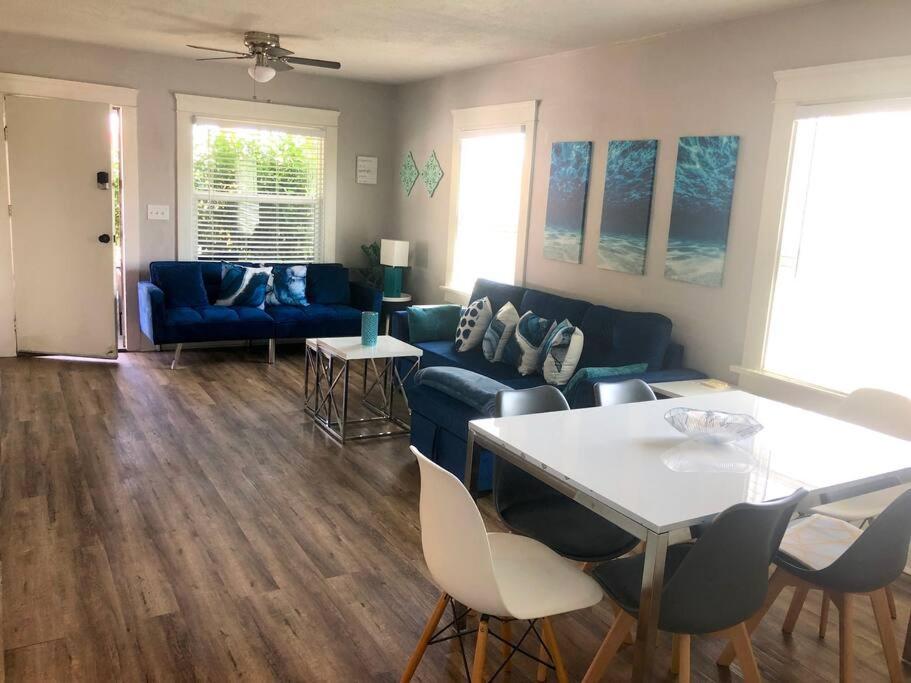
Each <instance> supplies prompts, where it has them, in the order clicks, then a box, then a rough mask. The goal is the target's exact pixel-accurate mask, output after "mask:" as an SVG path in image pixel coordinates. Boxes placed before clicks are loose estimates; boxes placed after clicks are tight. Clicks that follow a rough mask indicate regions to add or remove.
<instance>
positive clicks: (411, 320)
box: [408, 304, 462, 344]
mask: <svg viewBox="0 0 911 683" xmlns="http://www.w3.org/2000/svg"><path fill="white" fill-rule="evenodd" d="M461 317H462V307H461V306H459V305H458V304H441V305H439V306H409V307H408V340H409V341H410V342H411V343H412V344H415V343H417V342H429V341H440V340H441V339H452V331H453V330H454V329H456V327H458V325H459V318H461Z"/></svg>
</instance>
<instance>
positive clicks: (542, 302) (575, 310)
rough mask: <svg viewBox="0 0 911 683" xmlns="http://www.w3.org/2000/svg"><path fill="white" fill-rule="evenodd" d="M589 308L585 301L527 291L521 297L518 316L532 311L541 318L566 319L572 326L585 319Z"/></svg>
mask: <svg viewBox="0 0 911 683" xmlns="http://www.w3.org/2000/svg"><path fill="white" fill-rule="evenodd" d="M591 307H592V305H591V304H590V303H588V302H587V301H580V300H579V299H568V298H567V297H565V296H557V295H556V294H548V293H547V292H541V291H538V290H536V289H528V290H526V291H525V296H523V297H522V305H521V306H520V307H519V315H524V314H525V313H528V311H534V312H535V313H536V314H537V315H539V316H541V317H542V318H548V319H550V320H563V318H566V319H568V320H569V322H571V323H572V324H573V325H578V324H579V323H581V322H582V318H584V317H585V313H586V311H588V309H590V308H591Z"/></svg>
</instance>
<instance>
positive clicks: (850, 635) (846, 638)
mask: <svg viewBox="0 0 911 683" xmlns="http://www.w3.org/2000/svg"><path fill="white" fill-rule="evenodd" d="M833 597H834V599H835V605H836V606H837V607H838V680H839V681H841V683H849V681H853V680H854V603H853V597H854V596H853V595H851V594H850V593H838V594H837V595H833Z"/></svg>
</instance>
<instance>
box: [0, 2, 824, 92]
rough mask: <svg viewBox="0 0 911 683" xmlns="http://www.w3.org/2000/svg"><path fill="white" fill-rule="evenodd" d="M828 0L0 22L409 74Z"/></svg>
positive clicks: (163, 8)
mask: <svg viewBox="0 0 911 683" xmlns="http://www.w3.org/2000/svg"><path fill="white" fill-rule="evenodd" d="M815 1H817V0H265V1H259V2H258V1H257V0H154V1H153V0H117V1H112V0H2V2H0V5H2V8H0V30H3V31H10V32H13V33H25V34H33V35H42V36H48V37H53V38H63V39H68V40H75V41H80V42H89V43H99V44H104V45H113V46H116V47H123V48H132V49H138V50H145V51H152V52H162V53H168V54H174V55H180V56H184V57H187V58H192V57H195V56H196V51H194V50H191V49H189V48H187V47H185V46H184V45H185V43H196V44H202V45H211V46H213V47H221V48H225V49H235V50H238V49H243V44H242V38H241V34H242V33H243V31H245V30H259V31H270V32H275V33H279V34H281V36H282V45H283V46H284V47H287V48H288V49H291V50H294V52H295V53H296V54H297V55H298V56H302V57H315V58H317V59H329V60H337V61H340V62H341V63H342V71H341V72H340V74H339V75H341V76H344V77H348V78H359V79H366V80H375V81H385V82H393V83H401V82H405V81H412V80H418V79H422V78H428V77H431V76H437V75H439V74H442V73H445V72H449V71H457V70H460V69H466V68H470V67H475V66H482V65H486V64H495V63H498V62H505V61H512V60H516V59H523V58H527V57H536V56H541V55H546V54H552V53H555V52H562V51H565V50H572V49H576V48H582V47H588V46H591V45H599V44H604V43H612V42H618V41H626V40H634V39H637V38H643V37H646V36H651V35H655V34H658V33H665V32H668V31H675V30H679V29H682V28H686V27H691V26H696V25H699V24H708V23H713V22H718V21H725V20H729V19H735V18H739V17H744V16H748V15H751V14H758V13H764V12H770V11H774V10H776V9H781V8H784V7H789V6H796V5H807V4H811V3H812V2H815Z"/></svg>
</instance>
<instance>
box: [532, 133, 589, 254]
mask: <svg viewBox="0 0 911 683" xmlns="http://www.w3.org/2000/svg"><path fill="white" fill-rule="evenodd" d="M591 162H592V143H591V142H555V143H554V144H553V146H552V147H551V149H550V186H549V187H548V189H547V214H546V216H545V217H544V258H549V259H553V260H555V261H566V262H567V263H581V262H582V230H583V228H584V227H585V199H586V197H587V196H588V176H589V171H590V170H591Z"/></svg>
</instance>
